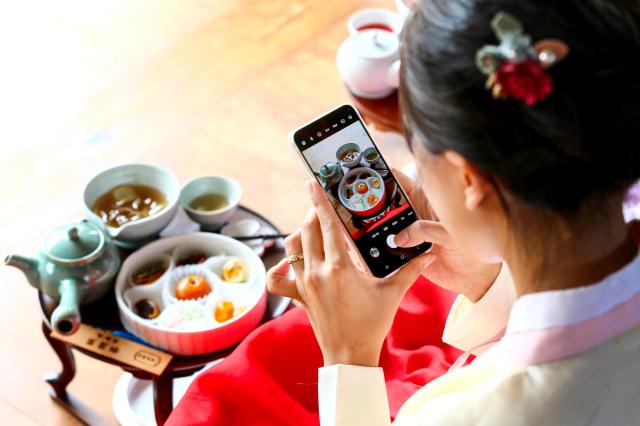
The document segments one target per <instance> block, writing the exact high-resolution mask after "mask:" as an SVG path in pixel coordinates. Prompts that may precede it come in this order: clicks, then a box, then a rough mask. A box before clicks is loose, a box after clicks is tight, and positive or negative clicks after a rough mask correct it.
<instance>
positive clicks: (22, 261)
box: [4, 254, 40, 288]
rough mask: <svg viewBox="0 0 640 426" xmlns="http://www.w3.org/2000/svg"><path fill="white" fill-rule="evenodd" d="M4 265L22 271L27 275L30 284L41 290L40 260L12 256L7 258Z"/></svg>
mask: <svg viewBox="0 0 640 426" xmlns="http://www.w3.org/2000/svg"><path fill="white" fill-rule="evenodd" d="M4 264H5V265H9V266H13V267H14V268H18V269H20V270H21V271H22V272H23V273H24V274H25V275H26V277H27V280H28V281H29V284H31V285H32V286H33V287H35V288H40V274H39V273H38V267H39V265H40V262H39V261H38V259H35V258H32V257H26V256H19V255H16V254H10V255H8V256H7V257H5V259H4Z"/></svg>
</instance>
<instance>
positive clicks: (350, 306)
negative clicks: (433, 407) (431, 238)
mask: <svg viewBox="0 0 640 426" xmlns="http://www.w3.org/2000/svg"><path fill="white" fill-rule="evenodd" d="M307 189H308V191H309V194H310V196H311V201H312V203H313V206H314V208H315V209H312V210H311V211H310V212H309V214H308V215H307V218H306V220H305V222H304V224H303V225H302V227H301V229H300V230H299V231H297V232H295V233H294V234H292V235H291V236H289V237H288V238H287V239H286V240H285V247H286V250H287V253H288V254H289V255H292V254H297V253H304V259H303V260H300V261H296V262H294V263H293V264H291V265H289V263H288V262H287V260H286V259H283V260H282V261H281V262H280V263H279V264H277V265H276V266H274V267H273V268H271V269H270V270H269V273H268V274H267V287H268V289H269V291H270V292H271V293H274V294H279V295H282V296H287V297H291V298H295V299H297V300H299V301H300V302H301V303H302V305H303V306H304V307H305V309H306V311H307V314H308V316H309V320H310V322H311V326H312V327H313V330H314V333H315V335H316V338H317V339H318V343H319V344H320V348H321V349H322V354H323V357H324V362H325V365H332V364H353V365H362V366H377V365H378V359H379V357H380V350H381V348H382V344H383V342H384V339H385V336H386V335H387V333H388V331H389V329H390V327H391V323H392V322H393V318H394V316H395V313H396V311H397V309H398V306H399V305H400V301H401V300H402V297H403V296H404V294H405V292H406V291H407V289H408V288H409V287H410V286H411V284H413V282H414V281H415V280H416V278H417V277H418V276H419V275H420V272H421V271H422V270H423V269H424V268H425V264H424V262H425V260H427V258H426V257H423V256H424V255H423V256H421V257H419V258H417V259H415V260H414V261H413V262H411V263H409V264H408V265H406V266H405V267H404V268H402V269H400V270H398V271H396V272H395V273H393V274H392V275H390V276H389V277H387V278H382V279H381V278H375V277H373V276H371V275H370V274H368V273H366V272H364V271H362V270H361V269H359V268H358V267H357V266H356V265H355V264H354V263H353V261H352V259H351V258H350V255H349V253H348V248H347V243H346V239H345V234H344V230H343V228H342V224H341V223H340V220H339V218H338V216H337V215H336V213H335V211H334V209H333V207H332V206H331V204H330V202H329V199H328V198H327V196H326V195H325V193H324V192H323V191H322V189H321V188H320V186H319V185H318V183H317V182H315V181H309V182H308V183H307ZM290 267H293V269H294V272H295V276H296V278H295V280H291V279H289V278H288V277H287V273H288V272H289V268H290Z"/></svg>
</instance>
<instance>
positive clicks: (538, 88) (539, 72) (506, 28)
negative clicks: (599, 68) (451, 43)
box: [476, 12, 569, 106]
mask: <svg viewBox="0 0 640 426" xmlns="http://www.w3.org/2000/svg"><path fill="white" fill-rule="evenodd" d="M491 28H492V29H493V32H494V33H495V34H496V37H497V38H498V40H499V41H500V44H498V45H487V46H484V47H482V48H481V49H480V50H478V52H477V53H476V65H477V66H478V69H480V71H482V73H483V74H485V75H486V76H487V83H486V87H487V90H490V91H491V94H492V95H493V97H494V98H496V99H503V100H504V99H510V98H511V99H516V100H520V101H523V102H524V103H525V104H526V105H528V106H532V105H535V104H536V103H538V102H540V101H543V100H544V99H545V98H546V97H547V96H548V95H549V94H550V93H551V92H552V91H553V79H552V78H551V76H550V75H549V74H548V73H547V71H546V70H547V69H548V68H549V67H551V66H553V65H554V64H556V63H558V62H559V61H561V60H563V59H564V58H565V57H566V56H567V55H568V54H569V47H568V46H567V44H566V43H564V42H562V41H560V40H556V39H543V40H540V41H538V42H536V43H535V44H533V45H532V43H531V37H530V36H529V35H528V34H526V33H525V32H524V28H523V26H522V23H521V22H520V21H519V20H518V19H516V18H515V17H513V16H512V15H509V14H508V13H505V12H498V13H497V14H496V15H495V16H494V17H493V19H492V20H491Z"/></svg>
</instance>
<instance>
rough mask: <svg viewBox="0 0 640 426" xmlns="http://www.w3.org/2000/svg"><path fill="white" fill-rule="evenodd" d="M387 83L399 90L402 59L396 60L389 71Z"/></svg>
mask: <svg viewBox="0 0 640 426" xmlns="http://www.w3.org/2000/svg"><path fill="white" fill-rule="evenodd" d="M387 83H389V85H390V86H391V87H395V88H398V87H399V86H400V59H396V60H395V61H394V62H393V63H392V64H391V65H390V66H389V69H388V70H387Z"/></svg>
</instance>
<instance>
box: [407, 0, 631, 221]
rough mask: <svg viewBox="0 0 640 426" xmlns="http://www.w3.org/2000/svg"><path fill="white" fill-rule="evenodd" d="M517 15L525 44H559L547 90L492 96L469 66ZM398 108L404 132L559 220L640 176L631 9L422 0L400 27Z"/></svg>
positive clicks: (614, 0) (564, 0)
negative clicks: (541, 94)
mask: <svg viewBox="0 0 640 426" xmlns="http://www.w3.org/2000/svg"><path fill="white" fill-rule="evenodd" d="M499 11H504V12H507V13H509V14H511V15H513V16H515V17H516V18H518V19H519V20H520V21H521V22H522V24H523V25H524V29H525V32H526V33H528V34H529V35H531V38H532V40H533V42H535V41H537V40H541V39H544V38H556V39H559V40H562V41H564V42H565V43H566V44H567V45H568V46H569V48H570V53H569V55H568V56H567V57H566V58H565V59H564V60H563V61H561V62H559V63H557V64H556V65H554V66H553V67H552V68H550V69H549V74H550V75H551V77H552V78H553V82H554V85H553V92H552V93H551V95H549V96H548V97H547V98H546V99H545V100H544V101H541V102H539V103H537V104H536V105H534V106H527V105H525V104H524V103H523V102H522V101H518V100H513V99H509V100H505V101H502V100H496V99H494V98H493V97H492V96H491V92H490V91H489V90H487V89H486V88H485V82H486V76H485V75H483V74H482V73H481V72H480V70H479V69H478V68H477V67H476V64H475V55H476V51H477V50H478V49H480V48H481V47H482V46H484V45H487V44H493V45H495V44H498V40H497V39H496V36H495V34H494V33H493V30H492V28H491V25H490V22H491V19H492V18H493V17H494V15H495V14H496V13H497V12H499ZM400 97H401V104H402V108H403V114H404V118H405V128H406V129H407V131H408V133H409V134H410V133H415V134H416V135H417V136H418V138H419V139H420V140H421V141H422V142H423V143H424V144H425V146H426V147H427V149H428V150H429V151H430V152H433V153H440V152H442V151H444V150H453V151H456V152H458V153H459V154H461V155H462V156H464V157H465V158H466V159H467V160H468V161H470V162H471V163H473V164H474V165H475V166H476V167H478V168H479V169H480V170H481V171H483V172H484V173H486V174H487V175H489V176H491V177H492V178H493V179H494V180H495V181H496V182H497V183H498V184H499V186H500V187H502V188H504V189H506V190H507V191H508V192H509V193H511V194H513V195H514V196H516V197H518V198H520V199H522V200H524V201H526V202H528V203H530V205H532V206H535V207H540V208H545V209H550V210H552V211H554V212H558V213H561V214H563V215H570V214H572V213H575V212H577V211H578V210H579V209H580V207H581V206H582V203H583V201H584V200H585V199H587V198H591V197H592V196H599V195H603V196H607V195H609V194H614V193H617V192H622V191H624V190H625V189H626V188H628V187H629V186H630V185H631V184H632V183H633V182H634V181H635V180H637V179H639V178H640V6H639V2H638V1H633V0H526V1H525V0H522V1H520V0H519V1H513V0H493V1H492V0H422V1H418V4H417V8H416V11H415V13H413V15H412V17H411V18H409V20H408V21H407V24H406V27H405V34H404V38H403V48H402V78H401V87H400Z"/></svg>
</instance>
